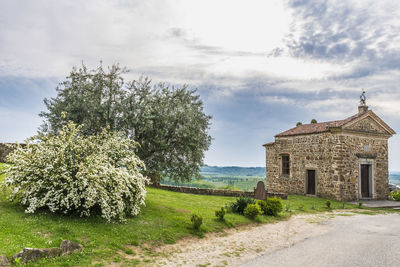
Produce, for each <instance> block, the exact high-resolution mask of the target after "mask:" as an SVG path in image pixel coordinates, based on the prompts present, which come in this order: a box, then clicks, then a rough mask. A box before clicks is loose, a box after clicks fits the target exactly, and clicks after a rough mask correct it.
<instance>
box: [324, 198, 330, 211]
mask: <svg viewBox="0 0 400 267" xmlns="http://www.w3.org/2000/svg"><path fill="white" fill-rule="evenodd" d="M325 204H326V207H327V208H328V209H330V208H331V202H330V201H329V200H327V201H326V203H325Z"/></svg>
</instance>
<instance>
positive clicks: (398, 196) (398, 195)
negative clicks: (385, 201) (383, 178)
mask: <svg viewBox="0 0 400 267" xmlns="http://www.w3.org/2000/svg"><path fill="white" fill-rule="evenodd" d="M392 197H393V199H394V200H397V201H400V191H393V192H392Z"/></svg>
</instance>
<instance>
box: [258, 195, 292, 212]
mask: <svg viewBox="0 0 400 267" xmlns="http://www.w3.org/2000/svg"><path fill="white" fill-rule="evenodd" d="M282 210H283V205H282V200H281V199H280V198H276V197H273V198H268V199H267V202H266V206H265V210H264V214H265V215H268V216H278V213H279V212H281V211H282ZM289 210H290V207H289Z"/></svg>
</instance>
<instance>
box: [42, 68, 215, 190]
mask: <svg viewBox="0 0 400 267" xmlns="http://www.w3.org/2000/svg"><path fill="white" fill-rule="evenodd" d="M126 72H127V70H126V69H125V68H121V67H120V66H119V65H118V64H114V65H112V66H110V67H108V68H107V70H105V69H104V68H103V67H102V66H101V65H100V66H99V67H98V68H97V69H94V70H88V68H87V67H86V66H85V65H82V67H80V68H73V69H72V71H71V73H70V74H69V76H68V77H67V78H66V80H65V81H63V82H61V83H60V85H59V86H58V87H57V88H56V90H57V93H58V94H57V96H56V97H55V98H51V99H45V100H44V103H45V105H46V107H47V109H48V111H47V112H41V113H40V116H41V117H43V118H44V119H45V121H44V124H43V125H42V130H43V131H45V132H49V133H54V134H56V133H57V132H58V131H59V130H60V129H61V127H62V126H63V125H65V124H66V122H67V121H68V120H71V121H73V122H75V123H77V124H83V128H82V132H83V133H84V134H85V135H91V134H97V133H100V132H101V131H102V129H103V128H105V127H109V128H110V130H112V131H119V132H123V133H124V134H125V135H126V136H127V137H129V138H130V139H133V140H135V141H136V142H137V143H138V144H139V145H138V147H137V148H136V149H137V151H136V154H137V155H138V156H139V157H140V159H142V160H143V161H144V162H145V164H146V169H147V170H146V173H145V174H146V175H147V176H149V177H150V178H151V180H152V181H153V182H155V183H158V182H160V181H161V180H162V179H163V178H164V177H169V178H170V179H173V180H175V181H186V180H190V179H191V178H192V177H196V176H198V174H199V169H200V166H201V165H202V164H203V158H204V152H205V151H206V150H207V149H208V147H209V146H210V144H211V137H210V136H209V135H208V129H209V126H210V120H211V116H208V115H206V114H205V113H204V111H203V102H202V101H201V99H200V96H199V95H198V94H197V93H196V90H189V89H188V86H187V85H184V86H182V87H171V86H169V85H167V84H165V83H158V84H155V85H152V82H151V80H150V79H149V78H148V77H140V78H139V79H137V80H133V81H128V82H125V80H124V77H123V76H124V74H125V73H126ZM63 112H66V116H65V117H63V116H62V115H61V114H62V113H63Z"/></svg>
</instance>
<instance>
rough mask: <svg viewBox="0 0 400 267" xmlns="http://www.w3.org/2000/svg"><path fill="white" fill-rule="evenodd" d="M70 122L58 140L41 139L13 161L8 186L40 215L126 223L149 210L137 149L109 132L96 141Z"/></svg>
mask: <svg viewBox="0 0 400 267" xmlns="http://www.w3.org/2000/svg"><path fill="white" fill-rule="evenodd" d="M81 128H82V127H81V126H77V125H76V124H74V123H73V122H68V123H67V124H66V125H64V126H63V127H62V130H61V131H59V133H58V135H38V136H35V137H32V138H31V139H30V140H27V141H28V142H27V145H26V147H24V148H23V147H21V146H20V147H18V148H17V149H16V150H14V151H13V152H12V153H11V154H9V155H8V160H9V162H11V163H12V165H11V166H10V167H9V168H7V169H6V170H5V172H6V176H5V179H4V184H5V185H6V186H7V187H10V189H11V190H12V191H11V193H10V198H11V200H14V199H16V200H17V201H18V202H19V203H20V204H22V205H23V206H24V207H26V209H25V212H27V213H34V212H36V211H38V210H40V209H42V208H45V209H48V210H50V211H51V212H57V213H64V214H74V213H76V214H78V215H79V216H90V215H91V214H93V213H97V212H100V214H101V216H102V217H103V218H104V219H106V220H107V221H112V220H113V221H124V220H125V218H126V216H127V215H137V214H139V211H140V206H141V205H144V200H145V196H146V189H145V183H146V182H147V181H148V180H147V178H145V177H144V176H143V175H142V174H141V173H140V171H141V170H144V169H145V166H144V164H143V162H142V161H141V160H140V159H139V158H138V157H137V156H136V155H135V153H134V150H135V148H136V143H135V142H134V141H132V140H129V139H126V138H124V137H121V136H120V135H118V134H117V133H115V132H110V131H108V130H107V129H104V130H103V131H102V132H101V133H99V134H97V135H93V136H87V137H86V136H84V135H82V134H81Z"/></svg>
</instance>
